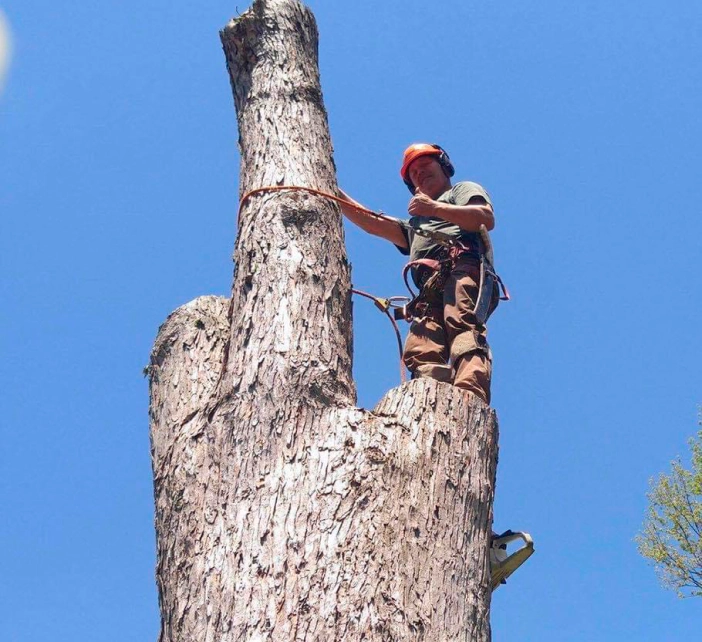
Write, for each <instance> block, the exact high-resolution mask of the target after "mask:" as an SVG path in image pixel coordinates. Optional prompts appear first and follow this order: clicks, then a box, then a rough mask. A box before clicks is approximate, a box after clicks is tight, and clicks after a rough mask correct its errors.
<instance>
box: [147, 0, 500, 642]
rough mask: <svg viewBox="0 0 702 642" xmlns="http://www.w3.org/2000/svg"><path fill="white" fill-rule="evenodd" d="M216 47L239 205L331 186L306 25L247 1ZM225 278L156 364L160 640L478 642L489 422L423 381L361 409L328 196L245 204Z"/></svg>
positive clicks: (276, 7)
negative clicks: (234, 127)
mask: <svg viewBox="0 0 702 642" xmlns="http://www.w3.org/2000/svg"><path fill="white" fill-rule="evenodd" d="M221 37H222V42H223V45H224V51H225V55H226V59H227V65H228V69H229V72H230V77H231V81H232V89H233V94H234V101H235V106H236V111H237V116H238V120H239V131H240V147H241V158H242V165H241V190H242V195H243V194H244V193H246V192H248V191H249V190H251V189H254V188H258V187H261V186H265V185H276V184H295V185H304V186H309V187H314V188H317V189H321V190H324V191H332V192H333V191H335V189H336V175H335V169H334V163H333V159H332V146H331V141H330V138H329V131H328V125H327V119H326V112H325V110H324V106H323V103H322V94H321V88H320V83H319V73H318V66H317V31H316V26H315V22H314V18H313V16H312V14H311V12H310V11H309V10H308V9H307V8H305V7H304V6H302V5H301V4H299V3H298V2H297V1H295V0H266V1H262V0H257V1H256V2H254V5H253V7H252V8H251V9H250V10H249V11H247V12H246V13H244V14H243V15H242V16H240V17H239V18H238V19H236V20H233V21H232V22H230V24H229V25H228V26H227V27H226V28H225V29H224V30H223V31H222V33H221ZM235 263H236V268H235V273H234V280H233V284H232V294H231V299H230V300H229V301H227V300H225V299H223V298H218V297H201V298H199V299H196V300H195V301H193V302H191V303H189V304H187V305H185V306H183V307H182V308H179V309H178V310H176V311H175V312H174V313H173V314H171V316H170V317H169V318H168V319H167V321H166V322H165V323H164V325H163V326H162V327H161V329H160V331H159V334H158V337H157V339H156V343H155V346H154V349H153V352H152V357H151V365H150V368H149V370H150V381H151V406H150V416H151V440H152V459H153V469H154V486H155V498H156V530H157V540H158V568H157V579H158V585H159V601H160V607H161V616H162V626H161V634H160V638H159V639H160V641H161V642H176V641H178V642H186V641H194V640H197V641H198V642H199V641H210V640H212V641H214V640H216V641H218V642H229V641H234V640H275V641H276V642H278V641H286V640H289V641H293V640H310V641H311V640H442V641H443V640H471V641H477V642H486V641H488V640H489V639H490V626H489V603H490V589H489V567H488V539H489V533H490V525H491V522H492V501H493V495H494V479H495V466H496V454H497V425H496V419H495V415H494V413H493V411H492V410H490V409H489V408H488V407H487V406H485V405H484V404H483V403H482V402H481V401H479V400H478V399H476V398H474V397H472V396H470V395H469V394H467V393H465V392H463V391H461V390H459V389H457V388H454V387H452V386H450V385H447V384H442V383H438V382H436V381H432V380H417V381H412V382H410V383H408V384H405V385H403V386H401V387H399V388H396V389H394V390H391V391H390V392H389V393H388V394H387V395H386V396H385V397H384V398H383V399H382V400H381V402H380V403H379V404H378V406H377V407H376V408H375V409H374V410H373V411H372V412H369V411H366V410H363V409H359V408H357V407H356V406H355V388H354V384H353V380H352V376H351V365H352V359H351V356H352V345H351V334H352V333H351V300H350V270H349V265H348V261H347V259H346V253H345V248H344V240H343V228H342V224H341V217H340V213H339V211H338V208H337V207H336V206H335V205H334V204H333V203H330V202H327V201H325V200H324V199H321V198H319V197H312V196H307V195H303V194H299V193H288V192H276V193H270V194H264V195H259V196H254V197H253V198H251V199H250V201H248V203H247V204H246V206H245V207H244V208H243V210H242V212H241V216H240V219H239V221H238V235H237V243H236V249H235Z"/></svg>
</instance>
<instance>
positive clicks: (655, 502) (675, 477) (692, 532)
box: [636, 422, 702, 597]
mask: <svg viewBox="0 0 702 642" xmlns="http://www.w3.org/2000/svg"><path fill="white" fill-rule="evenodd" d="M701 425H702V422H701ZM690 447H691V450H692V467H691V469H690V470H687V469H686V468H685V467H684V466H683V464H682V462H681V461H680V459H677V460H675V461H674V462H673V463H672V470H671V472H670V474H669V475H664V474H662V475H661V476H660V477H659V478H658V479H657V480H653V481H652V482H651V490H650V492H649V493H648V499H649V501H650V505H649V507H648V511H647V515H646V521H645V523H644V527H643V530H642V532H641V534H640V535H639V536H638V537H637V538H636V541H637V543H638V546H639V552H640V553H641V555H643V556H644V557H645V558H646V559H648V560H650V561H651V562H652V563H653V565H654V566H655V567H656V571H657V572H658V574H659V576H660V578H661V581H662V583H663V585H664V586H665V587H667V588H670V589H672V590H675V591H676V592H677V593H678V595H679V596H680V597H691V596H702V538H701V537H700V536H701V535H702V430H701V431H700V432H698V433H697V437H696V438H693V439H691V440H690Z"/></svg>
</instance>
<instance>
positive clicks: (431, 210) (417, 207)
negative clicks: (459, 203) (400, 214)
mask: <svg viewBox="0 0 702 642" xmlns="http://www.w3.org/2000/svg"><path fill="white" fill-rule="evenodd" d="M437 205H438V203H437V202H436V201H435V200H434V199H433V198H429V197H428V196H427V195H426V194H424V193H423V192H420V191H419V189H417V191H416V192H415V193H414V196H413V197H412V198H411V199H410V202H409V205H408V206H407V211H408V212H409V213H410V214H411V215H412V216H434V215H435V214H436V209H437Z"/></svg>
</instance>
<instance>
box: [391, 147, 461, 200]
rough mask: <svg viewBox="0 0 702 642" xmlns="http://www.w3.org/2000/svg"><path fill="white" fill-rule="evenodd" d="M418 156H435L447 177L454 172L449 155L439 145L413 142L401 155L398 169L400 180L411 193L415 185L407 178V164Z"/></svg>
mask: <svg viewBox="0 0 702 642" xmlns="http://www.w3.org/2000/svg"><path fill="white" fill-rule="evenodd" d="M420 156H436V160H437V161H439V164H440V165H441V167H442V169H443V170H444V174H446V176H448V177H449V178H451V177H452V176H453V175H454V174H455V172H456V170H455V169H454V167H453V163H451V159H450V158H449V155H448V154H447V153H446V151H445V150H444V149H443V148H442V147H441V146H440V145H435V144H433V143H414V144H413V145H410V146H409V147H408V148H407V149H406V150H405V153H404V155H403V156H402V169H401V170H400V176H402V180H403V181H404V182H405V185H407V187H408V188H409V191H410V192H412V194H414V190H415V186H414V183H412V181H411V180H410V178H409V166H410V165H411V164H412V162H413V161H415V160H417V159H418V158H419V157H420Z"/></svg>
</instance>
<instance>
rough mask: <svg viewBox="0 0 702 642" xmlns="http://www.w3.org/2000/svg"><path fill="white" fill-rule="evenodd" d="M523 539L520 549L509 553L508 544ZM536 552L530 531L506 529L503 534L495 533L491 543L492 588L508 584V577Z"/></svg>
mask: <svg viewBox="0 0 702 642" xmlns="http://www.w3.org/2000/svg"><path fill="white" fill-rule="evenodd" d="M519 539H521V540H522V541H523V542H524V546H522V547H521V548H520V549H519V550H517V551H515V552H514V553H512V554H511V555H508V554H507V545H508V544H511V543H512V542H516V541H517V540H519ZM533 554H534V540H533V539H532V538H531V535H529V533H522V532H514V531H509V530H508V531H505V532H504V533H502V535H497V533H493V535H492V541H491V543H490V573H491V578H492V590H493V591H494V590H495V589H496V588H497V587H498V586H500V584H506V583H507V578H508V577H509V576H510V575H512V573H514V571H516V570H517V569H518V568H519V567H520V566H521V565H522V564H524V562H526V561H527V560H528V559H529V558H530V557H531V556H532V555H533Z"/></svg>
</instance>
